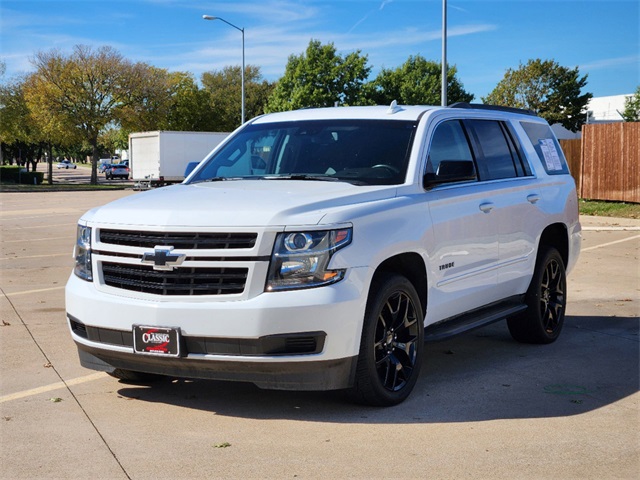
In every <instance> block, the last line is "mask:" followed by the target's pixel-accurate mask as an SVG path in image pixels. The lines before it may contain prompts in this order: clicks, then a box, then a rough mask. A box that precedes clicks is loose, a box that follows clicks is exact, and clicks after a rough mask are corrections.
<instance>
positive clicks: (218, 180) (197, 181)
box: [189, 177, 242, 184]
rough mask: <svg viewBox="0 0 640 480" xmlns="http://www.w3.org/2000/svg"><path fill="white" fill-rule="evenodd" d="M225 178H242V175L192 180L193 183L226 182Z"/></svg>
mask: <svg viewBox="0 0 640 480" xmlns="http://www.w3.org/2000/svg"><path fill="white" fill-rule="evenodd" d="M227 180H242V177H211V178H203V179H202V180H194V181H193V182H189V183H191V184H193V183H205V182H226V181H227Z"/></svg>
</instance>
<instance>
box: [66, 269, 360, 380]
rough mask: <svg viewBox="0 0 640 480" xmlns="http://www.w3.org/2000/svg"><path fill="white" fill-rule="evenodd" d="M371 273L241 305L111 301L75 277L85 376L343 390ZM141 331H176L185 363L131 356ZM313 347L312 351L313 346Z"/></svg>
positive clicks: (75, 333) (76, 330) (74, 321)
mask: <svg viewBox="0 0 640 480" xmlns="http://www.w3.org/2000/svg"><path fill="white" fill-rule="evenodd" d="M366 275H367V270H366V269H358V268H354V269H351V270H350V271H349V273H348V275H347V277H346V278H345V279H343V281H341V282H339V283H337V284H334V285H329V286H325V287H321V288H315V289H308V290H297V291H285V292H269V293H264V294H261V295H258V296H256V297H253V298H249V299H243V300H235V301H221V300H220V299H209V300H204V299H180V300H177V299H175V300H173V299H167V297H163V298H158V300H155V301H153V300H150V299H149V298H148V297H147V298H144V299H140V298H135V297H134V296H131V295H130V294H129V295H127V294H126V293H125V294H123V295H115V294H111V293H105V292H103V291H100V290H99V289H97V288H96V287H95V286H94V284H93V283H90V282H86V281H84V280H81V279H79V278H77V277H76V276H75V275H73V274H72V275H71V277H70V278H69V281H68V283H67V288H66V305H67V317H68V323H69V328H70V332H71V335H72V338H73V340H74V341H75V343H76V345H77V347H78V350H79V352H80V359H81V363H82V365H83V366H86V367H88V368H92V369H97V370H103V371H112V370H113V369H115V368H120V369H125V370H132V371H139V372H148V373H158V374H163V375H170V376H181V377H191V378H206V379H217V380H236V381H248V382H252V383H255V384H256V385H258V386H259V387H263V388H274V389H288V390H332V389H341V388H347V387H348V386H350V385H351V383H352V380H353V371H354V368H355V363H356V358H357V354H358V351H359V347H360V335H361V332H362V322H363V317H364V309H365V302H366V295H363V294H362V288H364V287H363V286H364V285H366V282H365V281H364V278H365V276H366ZM136 324H139V325H147V326H157V327H175V328H179V329H180V332H181V335H182V339H183V346H184V347H185V348H184V349H183V350H182V356H181V357H178V358H164V357H157V356H147V355H141V354H137V353H134V350H133V347H132V344H131V340H130V339H131V335H132V328H133V325H136ZM310 342H315V343H314V345H315V347H308V345H310ZM301 344H302V345H303V346H302V347H300V345H301ZM292 345H293V347H292ZM304 345H306V347H305V346H304ZM296 348H300V349H299V350H296Z"/></svg>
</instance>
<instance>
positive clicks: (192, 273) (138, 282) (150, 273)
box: [102, 262, 248, 295]
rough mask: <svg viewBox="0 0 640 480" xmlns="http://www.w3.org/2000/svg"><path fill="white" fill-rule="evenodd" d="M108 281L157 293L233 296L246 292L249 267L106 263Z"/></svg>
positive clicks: (104, 267)
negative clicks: (165, 268)
mask: <svg viewBox="0 0 640 480" xmlns="http://www.w3.org/2000/svg"><path fill="white" fill-rule="evenodd" d="M102 273H103V277H104V283H105V284H106V285H109V286H111V287H115V288H121V289H124V290H131V291H135V292H144V293H153V294H156V295H231V294H239V293H242V292H243V291H244V288H245V284H246V281H247V274H248V269H246V268H227V267H221V268H190V267H179V268H176V269H174V270H171V271H157V270H154V269H153V267H148V266H146V265H129V264H123V263H111V262H102Z"/></svg>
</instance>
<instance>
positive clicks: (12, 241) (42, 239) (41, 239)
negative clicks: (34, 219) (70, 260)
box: [2, 235, 73, 243]
mask: <svg viewBox="0 0 640 480" xmlns="http://www.w3.org/2000/svg"><path fill="white" fill-rule="evenodd" d="M69 238H70V237H69V236H68V235H67V236H65V237H44V238H30V239H29V243H31V242H48V241H50V240H64V239H69ZM71 240H73V238H71ZM25 242H26V240H25V239H24V238H21V239H19V240H3V241H2V243H25Z"/></svg>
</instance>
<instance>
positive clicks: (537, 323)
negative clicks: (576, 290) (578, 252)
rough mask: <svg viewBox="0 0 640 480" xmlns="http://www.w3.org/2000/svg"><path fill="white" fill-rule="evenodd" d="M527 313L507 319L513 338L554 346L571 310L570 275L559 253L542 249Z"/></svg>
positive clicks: (531, 285)
mask: <svg viewBox="0 0 640 480" xmlns="http://www.w3.org/2000/svg"><path fill="white" fill-rule="evenodd" d="M526 303H527V307H528V308H527V310H526V311H525V312H524V313H523V314H520V315H517V316H515V317H513V318H509V319H507V325H508V327H509V332H510V333H511V336H512V337H513V338H514V339H515V340H517V341H519V342H523V343H538V344H544V343H551V342H554V341H555V340H556V339H557V338H558V337H559V336H560V332H561V331H562V326H563V324H564V314H565V310H566V307H567V275H566V272H565V269H564V261H563V260H562V257H561V256H560V253H559V252H558V250H556V249H555V248H553V247H541V249H540V252H538V259H537V261H536V270H535V272H534V274H533V278H532V279H531V284H530V286H529V290H528V291H527V294H526Z"/></svg>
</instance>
